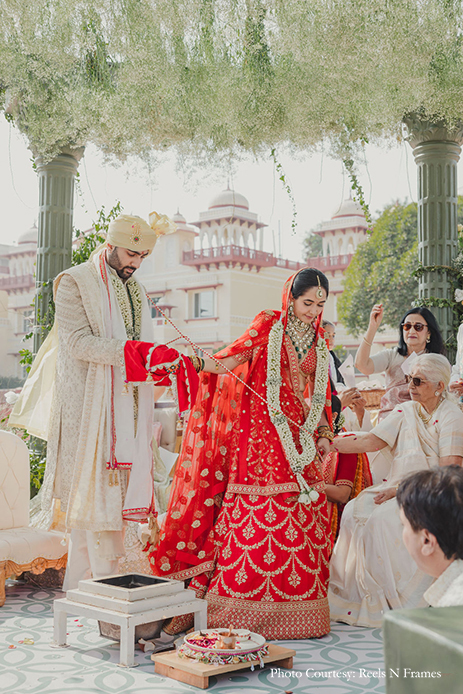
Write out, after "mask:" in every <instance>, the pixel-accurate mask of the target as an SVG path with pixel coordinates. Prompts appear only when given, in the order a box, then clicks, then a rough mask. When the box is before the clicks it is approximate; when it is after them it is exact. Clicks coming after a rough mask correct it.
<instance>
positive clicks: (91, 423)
mask: <svg viewBox="0 0 463 694" xmlns="http://www.w3.org/2000/svg"><path fill="white" fill-rule="evenodd" d="M132 281H133V280H132ZM54 292H55V306H56V324H57V326H58V352H57V359H56V371H55V383H54V390H53V403H52V411H51V416H50V426H49V432H48V448H47V466H46V472H45V478H44V482H43V485H42V488H41V490H40V494H39V500H40V504H41V511H40V513H39V518H38V522H41V523H42V524H44V523H45V524H46V523H47V522H48V520H49V519H50V518H51V509H52V505H53V499H59V500H60V502H61V510H62V511H63V512H64V513H65V514H66V527H67V528H68V529H71V530H72V533H71V557H70V558H71V559H72V553H73V551H74V557H79V559H78V562H77V563H78V564H79V565H82V566H83V559H82V557H83V556H84V555H85V556H87V555H88V557H89V562H90V564H91V568H92V571H93V574H94V575H95V573H97V574H98V573H99V574H100V575H101V573H114V572H115V570H116V569H117V563H116V564H114V561H115V560H117V557H119V556H122V555H123V554H124V548H123V534H122V531H123V518H122V510H123V505H124V497H125V494H126V487H127V485H126V475H127V473H126V472H124V471H120V472H119V473H118V475H119V480H120V483H119V484H118V485H115V484H113V485H110V484H109V472H108V470H107V469H106V463H107V462H108V450H109V442H108V426H107V416H108V402H107V400H108V398H107V380H105V369H106V367H107V366H114V367H115V369H116V370H119V369H120V367H121V366H122V365H123V349H124V344H125V340H120V339H112V338H107V337H105V336H104V335H105V316H104V306H103V301H102V299H101V284H100V280H99V277H98V270H97V268H96V265H95V263H94V262H92V261H89V262H86V263H84V264H82V265H79V266H77V267H73V268H70V269H69V270H66V271H65V272H64V273H62V274H61V275H59V277H58V278H57V279H56V281H55V285H54ZM144 303H145V304H146V302H144ZM143 323H144V326H145V330H144V335H145V339H146V334H147V333H146V329H147V326H148V328H149V330H151V329H152V328H151V320H150V314H149V309H148V306H147V304H146V306H144V307H143V311H142V325H143ZM119 381H120V379H119ZM130 387H131V386H130ZM142 387H143V388H145V389H149V391H151V390H152V389H153V386H152V385H148V384H147V385H143V386H142ZM151 395H152V396H151V402H154V394H151ZM116 434H117V432H116ZM36 522H37V520H36ZM77 531H81V532H80V534H77ZM86 545H87V547H86ZM87 550H88V551H87ZM98 561H100V563H101V567H102V571H98V570H97V571H95V566H96V564H97V562H98ZM108 562H109V563H108ZM111 562H113V563H111ZM70 563H73V564H74V565H75V564H76V561H74V560H72V562H70ZM88 568H89V567H87V568H86V570H85V571H83V572H80V575H79V576H78V577H75V578H74V579H71V580H70V581H69V580H66V586H65V587H66V588H70V587H74V585H75V584H76V582H77V580H78V578H83V577H85V575H88ZM68 569H69V570H71V571H73V567H71V566H69V567H68ZM68 573H69V571H68ZM68 578H69V577H68V576H67V579H68Z"/></svg>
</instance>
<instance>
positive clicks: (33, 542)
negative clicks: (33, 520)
mask: <svg viewBox="0 0 463 694" xmlns="http://www.w3.org/2000/svg"><path fill="white" fill-rule="evenodd" d="M29 501H30V469H29V451H28V449H27V446H26V444H25V443H24V441H22V440H21V439H20V438H19V437H18V436H16V435H15V434H11V433H9V432H7V431H0V607H2V605H3V604H4V603H5V580H6V579H7V578H10V577H11V576H19V575H20V574H22V573H23V571H32V573H34V574H41V573H43V572H44V571H45V569H61V568H62V567H63V566H66V560H67V543H66V545H64V546H63V545H62V544H61V542H62V539H63V534H62V533H58V532H54V531H51V530H50V531H48V530H40V529H39V528H31V527H30V526H29Z"/></svg>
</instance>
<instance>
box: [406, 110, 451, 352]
mask: <svg viewBox="0 0 463 694" xmlns="http://www.w3.org/2000/svg"><path fill="white" fill-rule="evenodd" d="M404 122H405V126H406V129H407V131H408V132H407V136H406V140H407V141H408V143H409V144H410V146H411V147H412V149H413V155H414V157H415V162H416V165H417V167H418V254H419V260H420V263H422V265H424V266H430V265H444V266H447V267H450V266H451V265H452V261H453V259H454V257H455V255H456V254H457V247H458V242H457V195H458V186H457V163H458V160H459V159H460V152H461V147H460V145H461V143H462V142H463V130H462V128H461V124H459V127H456V128H455V129H453V130H449V129H447V128H446V127H445V124H444V123H443V122H436V123H433V122H430V121H425V120H421V119H420V118H419V117H418V116H411V117H409V118H407V119H405V121H404ZM429 297H436V298H444V299H450V300H453V289H452V285H451V284H450V281H449V275H448V273H447V272H446V271H445V270H437V271H434V272H429V271H428V272H425V273H424V274H423V275H422V276H421V277H420V279H419V298H422V299H427V298H429ZM431 310H432V312H433V313H434V315H435V316H436V318H437V321H438V323H439V325H440V327H441V330H442V334H443V337H444V340H447V339H448V338H449V337H450V336H451V335H452V333H453V332H454V330H453V311H452V309H451V308H450V307H443V308H439V307H431ZM449 356H450V357H451V356H452V355H449Z"/></svg>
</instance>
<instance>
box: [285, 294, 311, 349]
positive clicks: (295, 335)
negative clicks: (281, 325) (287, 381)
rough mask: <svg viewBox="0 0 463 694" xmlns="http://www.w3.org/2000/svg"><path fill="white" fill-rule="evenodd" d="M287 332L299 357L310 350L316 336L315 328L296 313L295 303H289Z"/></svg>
mask: <svg viewBox="0 0 463 694" xmlns="http://www.w3.org/2000/svg"><path fill="white" fill-rule="evenodd" d="M286 334H287V335H288V336H289V338H290V340H291V342H292V343H293V346H294V349H295V350H296V353H297V356H298V357H299V359H301V358H302V356H303V355H304V354H305V353H306V352H308V350H309V349H310V347H311V346H312V344H313V341H314V337H315V328H314V327H313V326H312V325H311V324H310V323H304V321H302V320H300V318H298V317H297V316H296V315H295V314H294V309H293V305H292V304H290V305H289V309H288V323H287V326H286Z"/></svg>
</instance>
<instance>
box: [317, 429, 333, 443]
mask: <svg viewBox="0 0 463 694" xmlns="http://www.w3.org/2000/svg"><path fill="white" fill-rule="evenodd" d="M317 434H318V438H319V439H328V440H329V441H332V440H333V439H334V433H333V432H332V431H331V429H330V428H329V427H326V426H321V427H318V429H317Z"/></svg>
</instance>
